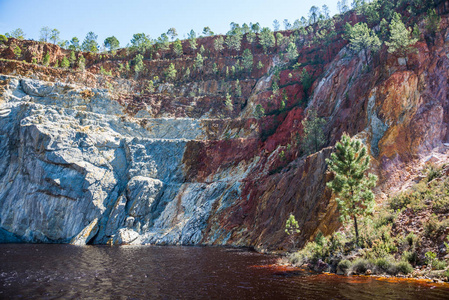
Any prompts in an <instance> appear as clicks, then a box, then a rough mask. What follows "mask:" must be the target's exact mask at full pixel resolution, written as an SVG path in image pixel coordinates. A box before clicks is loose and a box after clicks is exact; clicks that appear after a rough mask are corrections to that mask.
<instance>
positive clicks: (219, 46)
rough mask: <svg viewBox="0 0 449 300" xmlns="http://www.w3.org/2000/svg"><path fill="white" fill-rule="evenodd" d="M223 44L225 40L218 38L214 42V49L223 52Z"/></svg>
mask: <svg viewBox="0 0 449 300" xmlns="http://www.w3.org/2000/svg"><path fill="white" fill-rule="evenodd" d="M223 43H224V40H223V37H222V36H219V37H218V38H216V39H215V40H214V49H215V51H217V52H221V51H223V49H224V47H223Z"/></svg>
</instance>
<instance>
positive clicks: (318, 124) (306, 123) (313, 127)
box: [301, 109, 326, 154]
mask: <svg viewBox="0 0 449 300" xmlns="http://www.w3.org/2000/svg"><path fill="white" fill-rule="evenodd" d="M324 125H326V120H325V119H324V118H318V117H317V113H316V110H314V109H310V110H309V113H308V116H307V118H306V119H304V120H303V121H302V126H303V128H304V136H303V138H302V143H301V148H302V150H303V151H304V153H305V154H310V153H315V152H318V151H320V150H321V148H323V146H324V145H325V144H326V136H325V135H324V131H323V127H324Z"/></svg>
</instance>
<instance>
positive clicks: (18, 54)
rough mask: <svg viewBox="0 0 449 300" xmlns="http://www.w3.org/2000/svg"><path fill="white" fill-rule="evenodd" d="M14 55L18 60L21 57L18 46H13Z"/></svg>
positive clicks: (20, 50)
mask: <svg viewBox="0 0 449 300" xmlns="http://www.w3.org/2000/svg"><path fill="white" fill-rule="evenodd" d="M13 51H14V55H15V56H16V58H19V57H20V56H21V55H22V49H20V47H19V46H17V45H15V46H14V50H13Z"/></svg>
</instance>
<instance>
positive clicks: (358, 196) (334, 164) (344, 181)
mask: <svg viewBox="0 0 449 300" xmlns="http://www.w3.org/2000/svg"><path fill="white" fill-rule="evenodd" d="M326 163H328V165H329V171H331V172H333V173H334V176H335V177H334V179H333V180H332V181H330V182H328V183H327V186H328V187H329V188H331V189H332V191H333V192H334V193H335V194H336V196H337V197H338V198H336V199H335V200H336V201H337V204H338V209H339V212H340V218H341V220H342V221H348V220H349V219H351V218H352V220H353V222H354V229H355V240H356V243H358V241H359V229H358V223H357V217H358V216H366V215H368V214H371V213H372V211H373V207H374V194H373V192H372V188H373V187H374V186H375V185H376V181H377V176H376V175H374V174H370V173H368V174H367V173H366V171H367V170H368V168H369V163H370V157H369V155H368V153H367V149H366V147H365V146H364V145H363V144H362V142H361V141H360V140H358V139H351V138H350V137H349V135H347V134H343V136H342V137H341V140H340V142H337V144H336V145H335V152H334V153H332V154H331V158H330V159H326Z"/></svg>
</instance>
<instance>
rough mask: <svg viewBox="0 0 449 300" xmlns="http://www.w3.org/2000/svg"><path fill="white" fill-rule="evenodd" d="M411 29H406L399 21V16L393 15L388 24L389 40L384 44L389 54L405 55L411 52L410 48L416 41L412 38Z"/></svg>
mask: <svg viewBox="0 0 449 300" xmlns="http://www.w3.org/2000/svg"><path fill="white" fill-rule="evenodd" d="M411 32H412V30H411V29H407V28H406V27H405V25H404V23H402V21H401V15H400V14H398V13H394V16H393V19H392V20H391V24H390V40H389V41H388V42H385V44H386V45H387V46H388V52H389V53H398V54H400V55H403V56H405V55H407V54H408V53H409V52H411V51H412V50H413V48H412V47H411V46H412V45H414V44H415V43H416V42H417V41H418V39H416V38H412V36H411Z"/></svg>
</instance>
